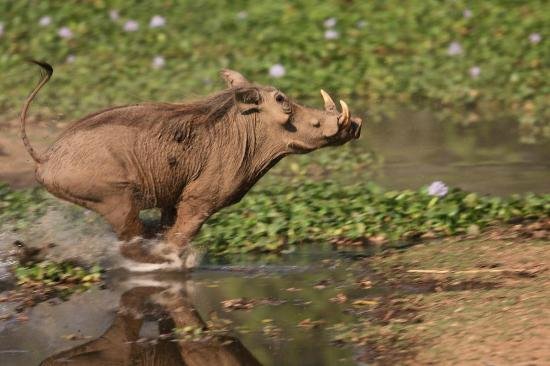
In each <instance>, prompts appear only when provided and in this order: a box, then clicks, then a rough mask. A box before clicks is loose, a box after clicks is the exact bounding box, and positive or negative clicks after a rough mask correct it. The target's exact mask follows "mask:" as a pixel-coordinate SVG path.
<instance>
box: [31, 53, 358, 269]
mask: <svg viewBox="0 0 550 366" xmlns="http://www.w3.org/2000/svg"><path fill="white" fill-rule="evenodd" d="M34 62H35V63H36V64H38V65H39V66H41V67H42V70H43V75H42V78H41V80H40V82H39V84H38V85H37V86H36V88H35V89H34V90H33V91H32V93H31V94H30V96H29V97H28V99H27V100H26V102H25V104H24V107H23V111H22V113H21V138H22V139H23V143H24V144H25V147H26V149H27V151H28V152H29V154H30V155H31V157H32V158H33V160H34V161H35V162H36V169H35V172H36V179H37V180H38V182H40V183H41V184H42V185H43V186H44V187H45V188H46V189H47V190H48V191H49V192H50V193H52V194H53V195H55V196H57V197H59V198H61V199H64V200H67V201H69V202H72V203H75V204H78V205H81V206H84V207H86V208H88V209H90V210H93V211H95V212H97V213H99V214H100V215H102V216H103V217H104V218H105V219H106V220H107V221H108V222H109V223H110V224H111V225H112V227H113V229H114V231H115V232H116V234H117V235H118V237H119V238H120V239H121V240H124V241H126V244H124V245H122V246H121V248H122V253H123V254H124V255H126V256H127V257H132V258H133V259H134V260H136V261H138V262H147V263H160V262H166V261H170V260H173V259H174V258H179V255H181V254H182V253H184V251H185V248H186V246H187V244H188V243H189V242H190V240H191V239H192V238H193V236H194V235H195V234H197V232H198V231H199V229H200V227H201V225H202V224H203V223H204V221H205V220H206V219H208V217H210V216H211V215H212V214H214V213H215V212H217V211H218V210H220V209H221V208H223V207H226V206H229V205H231V204H233V203H236V202H238V201H239V200H240V199H241V198H242V197H243V196H244V195H245V194H246V192H247V191H248V190H249V189H250V188H251V187H252V186H253V185H254V184H255V183H256V182H257V181H258V180H259V179H260V178H261V177H262V176H263V175H264V174H265V173H266V172H267V171H268V170H269V169H270V168H271V167H273V166H274V165H275V164H276V163H277V162H278V161H280V160H281V159H282V158H283V157H285V156H286V155H289V154H303V153H307V152H310V151H313V150H315V149H318V148H321V147H324V146H334V145H341V144H344V143H345V142H347V141H350V140H352V139H356V138H359V135H360V131H361V119H359V118H352V117H351V116H350V111H349V109H348V106H347V105H346V103H344V102H343V101H340V104H341V107H342V112H338V110H337V109H336V105H335V103H334V102H333V100H332V99H331V98H330V96H329V95H328V94H327V93H326V92H324V91H323V90H321V95H322V97H323V99H324V103H325V110H318V109H312V108H307V107H304V106H301V105H299V104H297V103H295V102H294V101H292V100H291V99H289V98H288V97H287V96H286V95H285V94H284V93H283V92H281V91H280V90H279V89H277V88H274V87H272V86H261V85H256V84H253V83H250V82H249V81H247V80H246V79H245V77H244V76H243V75H241V74H239V73H238V72H236V71H232V70H223V71H222V72H221V75H222V77H223V78H224V79H225V81H226V82H227V86H228V87H227V89H225V90H223V91H221V92H219V93H216V94H213V95H211V96H209V97H206V98H204V99H200V100H196V101H191V102H184V103H142V104H134V105H127V106H122V107H112V108H108V109H105V110H102V111H99V112H96V113H93V114H91V115H89V116H87V117H84V118H83V119H81V120H79V121H77V122H75V123H74V124H72V125H71V126H70V127H69V128H68V129H67V130H65V131H64V132H63V133H62V134H61V136H59V138H58V139H57V140H56V141H55V142H54V143H53V144H52V145H51V146H50V147H49V148H48V149H47V151H46V152H45V153H43V154H42V155H39V154H37V153H36V151H35V150H34V149H33V148H32V147H31V145H30V143H29V140H28V138H27V135H26V133H25V119H26V115H27V111H28V108H29V105H30V104H31V102H32V100H33V98H34V97H35V96H36V94H37V93H38V92H39V90H40V89H41V88H42V87H43V86H44V85H45V84H46V83H47V82H48V80H49V79H50V77H51V75H52V73H53V69H52V67H51V66H50V65H49V64H47V63H44V62H37V61H34ZM149 208H159V209H160V210H161V223H162V226H163V227H165V228H167V231H166V233H165V239H166V240H165V242H166V245H163V246H162V247H163V248H162V250H160V249H159V248H153V249H151V250H149V249H145V248H144V247H143V246H142V245H139V244H136V241H130V239H132V238H135V237H141V236H143V235H144V225H143V223H142V222H141V220H140V218H139V212H140V210H144V209H149ZM138 242H139V241H138ZM159 247H160V246H159ZM171 258H172V259H171Z"/></svg>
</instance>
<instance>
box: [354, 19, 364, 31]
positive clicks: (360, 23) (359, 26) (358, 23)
mask: <svg viewBox="0 0 550 366" xmlns="http://www.w3.org/2000/svg"><path fill="white" fill-rule="evenodd" d="M355 25H356V26H357V28H359V29H363V28H365V27H366V26H367V21H366V20H359V21H358V22H357V24H355Z"/></svg>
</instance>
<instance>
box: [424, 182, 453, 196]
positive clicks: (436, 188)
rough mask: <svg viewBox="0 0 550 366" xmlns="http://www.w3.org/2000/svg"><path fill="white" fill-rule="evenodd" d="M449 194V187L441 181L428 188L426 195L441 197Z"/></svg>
mask: <svg viewBox="0 0 550 366" xmlns="http://www.w3.org/2000/svg"><path fill="white" fill-rule="evenodd" d="M448 192H449V187H447V186H446V185H445V183H443V182H441V181H435V182H433V183H432V184H430V186H429V187H428V194H429V195H430V196H436V197H443V196H445V195H446V194H447V193H448Z"/></svg>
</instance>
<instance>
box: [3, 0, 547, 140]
mask: <svg viewBox="0 0 550 366" xmlns="http://www.w3.org/2000/svg"><path fill="white" fill-rule="evenodd" d="M546 8H547V2H546V1H544V0H534V1H529V2H522V1H484V2H470V1H465V0H456V1H444V2H442V1H437V0H413V1H407V2H405V3H404V2H402V1H398V0H390V1H354V2H349V1H345V2H344V1H336V0H332V1H324V2H318V1H313V0H306V1H288V2H285V1H283V2H250V1H242V0H239V1H227V0H225V1H214V0H206V1H199V2H196V1H185V2H182V1H175V0H168V1H165V0H162V1H161V0H155V1H149V2H147V4H142V3H140V2H137V1H133V2H132V1H109V2H107V1H103V0H93V1H88V2H86V3H82V2H78V1H75V0H71V1H56V2H53V1H38V0H33V1H30V2H29V1H26V2H21V1H9V2H4V3H3V4H2V5H0V23H1V24H2V25H1V26H0V27H1V29H2V31H0V34H1V35H0V70H1V74H2V78H0V89H1V90H3V92H2V94H1V95H0V112H1V113H4V114H7V115H9V116H13V115H15V113H16V111H18V110H19V108H20V106H21V104H22V101H23V100H24V98H25V96H26V95H27V94H28V93H29V91H30V90H31V88H32V86H33V85H34V82H35V80H36V78H37V74H38V72H37V70H35V69H34V68H33V66H30V65H28V64H25V63H23V60H24V58H26V57H34V58H39V59H45V60H48V61H49V62H51V63H52V64H53V65H54V66H55V69H56V72H55V77H54V78H53V80H52V82H51V85H49V86H48V87H47V88H46V89H45V90H44V92H43V94H42V95H41V101H40V107H42V108H43V112H44V113H45V114H46V115H49V116H58V115H59V114H63V113H67V114H68V115H70V116H71V118H72V117H78V116H79V115H81V114H82V113H85V112H90V111H92V110H94V109H97V108H101V107H105V106H108V105H110V104H114V103H116V104H120V103H129V102H136V101H143V100H151V99H154V100H181V99H182V98H183V97H189V96H192V95H202V94H203V93H207V92H211V91H214V90H216V89H218V88H219V86H220V85H221V84H220V83H219V82H218V81H217V72H218V70H219V69H221V68H222V67H231V68H234V69H238V70H241V71H242V72H243V73H244V74H246V75H248V76H249V77H250V78H251V79H253V80H256V81H258V82H261V83H272V84H276V85H277V86H279V87H281V88H282V89H284V90H285V91H287V92H288V94H289V95H292V96H302V97H303V96H310V97H313V96H314V95H315V98H316V99H314V100H316V101H317V102H316V103H320V101H318V96H317V90H318V89H319V88H320V87H322V88H324V89H326V90H328V91H330V92H332V93H334V94H335V95H337V96H341V97H342V96H345V95H352V96H353V97H354V100H352V101H351V103H350V104H351V105H352V106H353V105H360V104H363V105H368V104H372V105H379V104H380V102H381V101H392V102H395V101H397V102H404V103H410V102H411V101H414V102H416V101H421V102H430V103H434V104H436V105H437V109H441V107H450V108H449V109H447V110H452V111H453V113H454V115H453V116H449V115H444V116H442V117H443V118H445V119H446V120H449V119H455V120H458V121H460V122H473V121H476V120H478V119H479V118H476V114H475V113H474V114H472V112H468V113H463V112H460V110H461V109H462V108H466V109H468V110H470V111H471V110H472V109H476V108H477V107H480V106H486V105H493V106H500V107H504V108H499V109H497V110H499V111H500V114H509V115H512V116H515V118H516V119H517V120H518V121H519V123H520V124H521V129H522V130H523V131H524V132H526V133H528V134H530V135H532V136H533V137H534V136H541V135H546V136H550V125H549V124H548V123H549V121H550V118H549V117H550V115H549V111H550V108H548V107H549V104H550V100H549V98H548V95H550V86H549V83H548V77H547V74H548V66H549V64H548V62H549V60H550V47H548V38H549V36H550V34H549V33H548V27H547V26H546V25H547V24H548V23H550V12H548V11H544V10H545V9H546ZM112 11H117V13H111V14H110V12H112ZM154 15H159V16H161V17H163V18H162V19H160V18H158V19H157V20H156V21H154V20H153V19H152V17H153V16H154ZM44 17H49V18H44ZM132 21H135V22H137V23H132ZM151 24H152V25H153V27H151ZM65 27H66V28H65ZM155 57H157V59H156V61H154V60H155ZM274 65H280V66H282V68H281V67H280V66H276V67H275V68H272V67H273V66H274ZM270 70H271V74H270ZM37 105H38V104H37ZM35 113H37V109H35ZM465 116H466V117H465ZM491 118H498V116H496V115H495V114H494V113H493V112H492V117H491Z"/></svg>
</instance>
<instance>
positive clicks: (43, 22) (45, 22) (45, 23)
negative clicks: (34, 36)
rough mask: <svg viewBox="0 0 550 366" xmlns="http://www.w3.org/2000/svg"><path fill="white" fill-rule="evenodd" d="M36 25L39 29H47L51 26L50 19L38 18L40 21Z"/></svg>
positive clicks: (45, 17)
mask: <svg viewBox="0 0 550 366" xmlns="http://www.w3.org/2000/svg"><path fill="white" fill-rule="evenodd" d="M38 24H39V25H40V26H41V27H47V26H48V25H50V24H52V17H50V16H47V15H46V16H43V17H42V18H40V20H39V21H38Z"/></svg>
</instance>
